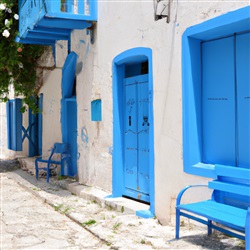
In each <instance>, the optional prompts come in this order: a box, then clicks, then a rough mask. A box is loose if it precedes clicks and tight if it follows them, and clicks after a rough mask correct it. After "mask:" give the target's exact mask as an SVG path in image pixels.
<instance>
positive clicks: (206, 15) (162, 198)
mask: <svg viewBox="0 0 250 250" xmlns="http://www.w3.org/2000/svg"><path fill="white" fill-rule="evenodd" d="M246 5H248V3H247V2H246V1H223V0H218V1H212V2H208V1H202V0H200V1H195V2H193V1H190V2H189V1H174V2H172V4H171V16H170V23H169V24H168V23H166V19H163V20H159V21H157V22H155V21H154V8H153V2H151V1H148V2H147V1H139V0H138V1H132V2H119V1H117V2H114V1H112V2H109V1H100V2H99V3H98V23H97V27H96V31H95V43H94V44H91V42H90V36H89V35H87V33H86V30H84V31H74V32H73V33H72V41H71V48H72V50H73V51H75V52H76V53H77V54H78V55H79V62H82V65H83V67H82V71H81V72H80V73H79V75H78V76H77V102H78V151H79V156H80V158H79V162H78V174H79V181H80V182H82V183H85V184H89V185H94V186H99V187H101V188H103V189H106V190H109V191H111V190H112V187H111V180H112V140H113V138H112V130H113V114H112V60H113V59H114V57H115V56H117V55H118V54H119V53H121V52H123V51H125V50H127V49H130V48H134V47H140V46H143V47H149V48H151V49H152V51H153V79H154V80H153V84H154V129H155V131H154V137H155V145H154V147H155V205H156V216H157V217H158V219H160V220H161V221H162V222H163V223H166V222H169V221H170V218H171V214H173V213H174V206H175V204H174V203H175V198H176V195H177V193H178V192H179V191H180V189H181V188H182V187H184V186H185V185H186V184H193V183H206V182H207V180H206V179H205V178H200V177H195V176H191V175H187V174H185V173H183V162H182V93H181V64H182V62H181V37H182V34H183V32H184V31H185V29H186V28H187V27H189V26H191V25H195V24H197V23H201V22H203V21H205V20H208V19H211V18H213V17H215V16H218V15H221V14H223V13H226V12H228V11H232V10H235V9H238V8H240V7H243V6H246ZM97 98H98V99H99V98H101V99H102V111H103V112H102V117H103V119H102V121H101V122H100V123H96V122H91V117H90V103H91V101H92V100H94V99H97ZM203 195H204V191H201V192H200V195H198V196H197V197H199V196H200V197H201V196H203ZM192 198H193V197H192ZM186 199H187V200H188V199H190V197H189V198H186Z"/></svg>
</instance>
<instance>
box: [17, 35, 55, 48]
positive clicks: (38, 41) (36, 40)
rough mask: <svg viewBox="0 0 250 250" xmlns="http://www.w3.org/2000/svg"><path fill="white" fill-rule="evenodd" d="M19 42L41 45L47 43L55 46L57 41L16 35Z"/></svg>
mask: <svg viewBox="0 0 250 250" xmlns="http://www.w3.org/2000/svg"><path fill="white" fill-rule="evenodd" d="M15 41H16V42H18V43H23V44H39V45H46V46H54V45H55V42H56V41H48V40H44V39H43V40H38V39H26V38H20V37H16V39H15Z"/></svg>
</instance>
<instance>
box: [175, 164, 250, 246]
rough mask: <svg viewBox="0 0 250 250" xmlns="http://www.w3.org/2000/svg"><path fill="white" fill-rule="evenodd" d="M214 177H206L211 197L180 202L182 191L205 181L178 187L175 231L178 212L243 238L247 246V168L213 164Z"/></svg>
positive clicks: (249, 240)
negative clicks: (190, 201)
mask: <svg viewBox="0 0 250 250" xmlns="http://www.w3.org/2000/svg"><path fill="white" fill-rule="evenodd" d="M215 172H216V174H217V179H216V180H212V181H209V183H208V188H210V189H212V190H213V193H212V197H211V199H209V200H204V201H200V202H195V203H189V204H181V198H182V196H183V194H184V193H185V192H186V191H187V190H188V189H190V188H193V187H201V186H207V185H191V186H187V187H185V188H184V189H182V190H181V191H180V193H179V194H178V196H177V200H176V235H175V238H176V239H179V231H180V216H184V217H187V218H190V219H192V220H195V221H197V222H200V223H202V224H205V225H207V231H208V235H210V234H211V233H212V229H215V230H218V231H221V232H222V233H225V234H228V235H231V236H233V237H237V238H239V239H242V240H245V247H246V249H247V250H250V169H245V168H238V167H230V166H222V165H215Z"/></svg>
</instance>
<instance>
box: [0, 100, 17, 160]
mask: <svg viewBox="0 0 250 250" xmlns="http://www.w3.org/2000/svg"><path fill="white" fill-rule="evenodd" d="M15 157H16V152H15V151H12V150H8V139H7V118H6V103H3V102H0V159H4V158H15Z"/></svg>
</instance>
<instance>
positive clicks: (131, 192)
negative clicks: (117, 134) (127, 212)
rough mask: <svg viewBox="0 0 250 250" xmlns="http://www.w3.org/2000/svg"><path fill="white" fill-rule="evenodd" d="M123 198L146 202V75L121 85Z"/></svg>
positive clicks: (147, 139) (147, 95)
mask: <svg viewBox="0 0 250 250" xmlns="http://www.w3.org/2000/svg"><path fill="white" fill-rule="evenodd" d="M124 89H125V91H124V93H125V119H124V122H125V124H124V151H125V153H124V156H125V168H124V177H125V195H128V196H130V197H133V198H136V199H140V200H144V201H148V202H149V184H150V179H149V126H150V124H149V90H148V75H147V74H146V75H139V76H135V77H130V78H126V79H125V81H124Z"/></svg>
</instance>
